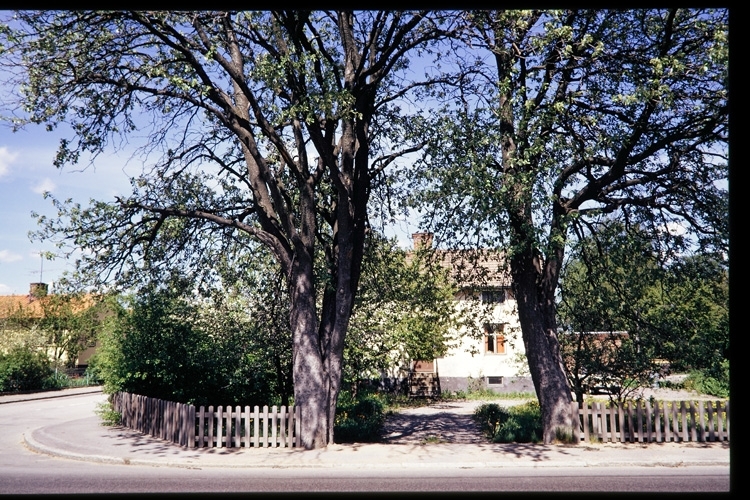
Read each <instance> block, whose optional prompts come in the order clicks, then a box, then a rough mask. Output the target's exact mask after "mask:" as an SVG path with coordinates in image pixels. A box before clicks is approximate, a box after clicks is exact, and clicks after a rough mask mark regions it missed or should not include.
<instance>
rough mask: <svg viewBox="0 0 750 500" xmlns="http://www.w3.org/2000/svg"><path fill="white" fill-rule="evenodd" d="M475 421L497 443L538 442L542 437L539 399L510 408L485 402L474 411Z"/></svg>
mask: <svg viewBox="0 0 750 500" xmlns="http://www.w3.org/2000/svg"><path fill="white" fill-rule="evenodd" d="M474 421H475V422H477V424H479V427H480V428H481V429H482V432H483V433H484V435H485V436H487V438H488V439H490V440H491V441H493V442H495V443H538V442H539V441H541V438H542V413H541V409H540V407H539V403H538V402H537V401H529V402H528V403H524V404H522V405H518V406H512V407H510V408H502V407H500V406H499V405H498V404H496V403H487V404H483V405H481V406H479V407H478V408H477V409H476V410H475V411H474Z"/></svg>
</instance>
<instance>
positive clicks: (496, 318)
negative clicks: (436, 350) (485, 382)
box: [436, 295, 526, 378]
mask: <svg viewBox="0 0 750 500" xmlns="http://www.w3.org/2000/svg"><path fill="white" fill-rule="evenodd" d="M477 297H478V296H477ZM456 307H457V309H458V310H459V311H461V312H464V313H466V314H467V315H468V317H469V318H474V326H473V332H470V331H469V330H470V328H469V327H463V328H461V329H460V330H459V332H458V333H459V335H458V336H459V338H460V343H459V344H458V345H457V346H455V347H453V348H451V349H450V350H449V351H448V354H447V355H446V356H444V357H442V358H438V359H437V360H436V365H437V366H436V371H437V373H438V374H439V375H440V377H441V378H443V377H457V378H460V377H464V378H468V377H472V378H479V377H495V376H499V377H516V376H518V375H519V368H521V367H520V366H519V359H518V354H525V352H526V351H525V349H524V345H523V340H522V339H521V329H520V324H519V322H518V314H517V312H516V301H515V300H514V299H512V298H508V299H506V300H505V302H502V303H499V304H492V305H490V306H488V305H481V304H480V303H479V301H478V300H476V299H475V300H467V297H466V296H465V295H460V296H458V297H457V300H456ZM485 323H504V324H505V325H506V326H505V339H506V343H505V353H504V354H495V353H492V352H485V347H484V328H483V325H484V324H485ZM523 359H524V360H525V357H524V358H523ZM524 362H525V361H524Z"/></svg>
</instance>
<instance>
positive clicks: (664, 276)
mask: <svg viewBox="0 0 750 500" xmlns="http://www.w3.org/2000/svg"><path fill="white" fill-rule="evenodd" d="M571 259H572V260H571V262H570V263H569V264H568V266H567V267H566V268H565V269H564V271H563V274H562V277H561V294H560V297H561V301H560V303H559V306H558V315H559V318H560V319H559V322H560V324H562V325H565V328H566V331H565V332H563V333H561V334H560V343H561V349H562V353H563V356H564V359H565V364H566V368H567V374H568V379H569V381H570V384H571V387H572V388H573V390H574V392H575V393H576V398H577V400H578V401H581V398H582V396H583V394H584V393H588V392H591V390H592V389H593V388H594V387H596V386H609V387H614V388H615V394H614V397H615V398H616V399H618V400H622V399H625V398H627V397H630V396H632V395H634V394H635V393H637V392H638V391H639V390H640V388H642V387H646V386H649V385H651V384H652V383H653V378H654V376H655V375H656V374H658V373H660V372H663V370H664V365H663V364H661V363H663V362H664V361H667V362H668V363H669V365H671V369H672V370H680V371H682V370H690V369H698V370H703V369H706V370H713V371H714V372H715V373H716V374H717V375H718V374H720V373H721V368H720V367H721V363H722V362H723V361H724V360H725V359H726V356H727V354H728V348H729V326H728V325H729V314H728V301H729V294H728V286H727V282H728V276H727V271H726V268H725V267H724V265H723V264H722V263H721V261H720V260H718V259H717V258H716V256H712V255H695V256H690V257H677V258H673V259H672V260H671V261H668V262H664V261H663V259H662V258H661V256H660V255H659V254H658V252H657V251H656V241H655V240H654V239H653V238H652V236H651V235H648V234H646V233H644V232H643V231H640V230H638V229H636V228H630V229H627V228H626V227H625V226H624V225H623V224H620V223H617V222H614V221H609V222H608V223H607V224H605V225H604V226H603V227H602V228H600V229H599V231H598V234H597V235H596V236H589V237H588V238H585V239H583V240H580V241H579V242H578V243H577V246H575V247H574V252H573V254H572V256H571ZM592 331H596V332H602V333H600V334H593V335H592V334H587V333H582V332H592ZM618 331H619V332H625V333H624V334H618V333H606V332H618ZM714 378H716V379H717V380H718V379H720V378H721V377H720V376H718V377H716V376H715V377H714ZM727 383H728V379H727Z"/></svg>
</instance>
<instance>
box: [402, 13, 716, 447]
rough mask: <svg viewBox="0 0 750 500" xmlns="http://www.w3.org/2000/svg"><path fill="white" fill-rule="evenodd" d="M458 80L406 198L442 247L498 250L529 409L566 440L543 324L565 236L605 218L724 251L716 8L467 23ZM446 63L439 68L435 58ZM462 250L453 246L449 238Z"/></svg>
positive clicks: (555, 368) (567, 421)
mask: <svg viewBox="0 0 750 500" xmlns="http://www.w3.org/2000/svg"><path fill="white" fill-rule="evenodd" d="M466 20H467V28H468V29H467V32H466V38H465V40H466V42H467V47H468V48H467V49H466V50H465V51H463V52H457V53H456V55H457V58H456V60H457V64H459V65H461V66H462V67H464V68H465V69H466V72H465V75H464V78H462V79H461V80H460V83H461V84H460V85H459V86H456V87H445V88H443V89H442V92H443V93H442V94H436V95H435V98H437V99H440V98H444V96H448V97H450V100H449V104H447V105H446V106H445V112H444V113H443V116H444V119H443V120H442V121H441V122H439V123H437V125H436V127H435V129H436V131H438V133H436V134H435V138H434V140H433V141H432V143H431V146H430V148H429V149H428V150H427V151H428V155H427V156H426V157H425V159H424V163H423V166H424V169H423V170H422V172H423V173H424V175H423V176H421V177H419V178H417V177H416V176H415V177H413V178H415V179H418V182H419V183H418V184H416V185H415V186H414V187H415V190H420V191H421V193H420V194H419V195H418V196H415V201H416V202H417V203H418V204H419V205H420V206H422V207H423V208H425V209H429V210H427V212H426V215H427V219H426V221H427V222H430V221H432V224H431V227H432V228H434V229H435V230H436V232H437V233H439V234H441V235H443V237H444V238H445V239H452V240H453V241H454V242H459V243H463V244H467V243H469V242H470V243H472V244H488V245H493V246H494V245H497V246H502V247H504V248H505V250H506V251H507V252H508V253H507V255H508V263H509V268H510V272H511V275H512V279H513V287H514V292H515V297H516V300H517V301H518V313H519V316H520V323H521V329H522V334H523V341H524V344H525V346H526V354H527V357H528V361H529V368H530V371H531V376H532V379H533V382H534V386H535V388H536V392H537V396H538V397H539V401H540V404H541V409H542V418H543V423H544V441H545V442H550V441H552V440H554V439H555V437H556V435H559V434H568V435H569V434H570V430H571V425H572V421H571V413H570V402H571V394H570V388H569V386H568V383H567V381H566V377H565V371H564V368H563V363H562V358H561V355H560V345H559V341H558V326H557V321H556V315H555V303H556V292H557V289H558V280H559V276H560V271H561V268H562V265H563V260H564V256H565V249H566V244H567V242H568V239H569V238H570V236H571V234H574V231H577V232H578V233H581V234H583V233H586V232H588V233H594V234H596V232H597V227H598V226H597V222H598V221H599V220H600V219H601V218H602V217H604V216H608V215H612V216H615V217H616V218H618V219H620V220H622V221H623V222H624V223H625V225H626V227H634V226H636V222H637V223H638V224H637V227H639V228H640V229H642V230H643V229H645V230H647V231H648V232H649V233H650V234H652V235H653V236H654V238H655V239H657V240H661V241H667V240H670V239H671V241H672V242H676V241H677V239H676V238H670V237H671V236H673V234H672V233H670V232H669V231H668V229H674V228H675V227H677V226H682V227H686V228H688V229H689V230H691V231H692V235H693V236H695V237H694V238H693V239H692V240H689V239H688V238H685V237H683V238H682V242H683V243H685V242H686V241H690V242H692V243H693V244H696V245H699V246H704V247H710V246H714V247H716V246H718V247H722V248H725V247H726V243H727V234H728V231H727V227H728V224H727V215H728V210H727V205H728V200H727V196H726V194H727V193H726V179H727V163H726V162H727V160H726V155H727V134H728V118H727V116H728V89H727V63H728V60H727V57H728V48H727V37H728V12H727V10H689V9H655V10H645V9H644V10H576V11H548V12H547V11H500V12H491V11H483V12H472V13H467V14H466ZM443 62H444V64H446V63H447V61H445V60H444V61H443ZM462 238H463V239H462Z"/></svg>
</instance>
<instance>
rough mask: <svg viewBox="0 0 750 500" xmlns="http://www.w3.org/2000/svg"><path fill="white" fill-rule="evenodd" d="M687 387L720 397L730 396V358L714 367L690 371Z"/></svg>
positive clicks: (686, 382) (686, 380) (685, 384)
mask: <svg viewBox="0 0 750 500" xmlns="http://www.w3.org/2000/svg"><path fill="white" fill-rule="evenodd" d="M684 387H685V389H688V390H693V391H698V392H700V393H702V394H710V395H711V396H716V397H719V398H728V397H729V360H724V361H722V362H721V364H720V366H718V367H715V368H714V369H706V370H696V371H693V372H690V375H688V377H687V378H686V379H685V382H684Z"/></svg>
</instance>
